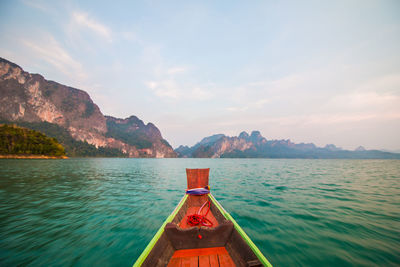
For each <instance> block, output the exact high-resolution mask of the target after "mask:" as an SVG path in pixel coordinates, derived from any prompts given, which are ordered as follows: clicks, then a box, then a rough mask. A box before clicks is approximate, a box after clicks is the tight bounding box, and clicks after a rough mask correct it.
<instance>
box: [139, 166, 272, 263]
mask: <svg viewBox="0 0 400 267" xmlns="http://www.w3.org/2000/svg"><path fill="white" fill-rule="evenodd" d="M209 172H210V169H186V174H187V190H186V194H185V196H184V197H183V198H182V200H181V201H180V202H179V204H178V206H177V207H176V208H175V210H174V211H173V212H172V213H171V215H169V216H168V218H167V219H166V220H165V222H164V223H163V224H162V226H161V227H160V229H159V230H158V231H157V233H156V234H155V235H154V237H153V239H152V240H151V241H150V243H149V244H148V245H147V247H146V248H145V250H144V251H143V252H142V254H141V255H140V256H139V258H138V259H137V261H136V262H135V264H134V265H133V266H134V267H136V266H149V267H154V266H169V267H170V266H200V267H201V266H221V267H222V266H272V265H271V264H270V263H269V261H268V260H267V259H266V258H265V257H264V255H263V254H262V253H261V251H260V250H259V249H258V248H257V246H256V245H255V244H254V243H253V242H252V241H251V240H250V238H249V237H248V236H247V235H246V233H245V232H244V231H243V229H242V228H241V227H240V226H239V225H238V224H237V223H236V221H235V220H234V219H233V218H232V216H231V215H230V214H229V213H228V212H227V211H225V210H224V209H223V208H222V206H221V204H219V203H218V201H217V200H216V199H215V198H214V196H213V195H212V194H211V193H210V187H209V183H208V178H209Z"/></svg>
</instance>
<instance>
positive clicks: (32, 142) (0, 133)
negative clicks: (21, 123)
mask: <svg viewBox="0 0 400 267" xmlns="http://www.w3.org/2000/svg"><path fill="white" fill-rule="evenodd" d="M0 158H30V159H32V158H38V159H50V158H58V159H59V158H67V157H66V155H65V149H64V147H63V146H62V145H61V144H60V143H58V141H57V139H55V138H50V137H47V136H46V135H44V134H42V133H41V132H38V131H34V130H30V129H26V128H22V127H18V126H16V125H7V124H0Z"/></svg>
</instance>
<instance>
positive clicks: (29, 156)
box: [0, 155, 68, 159]
mask: <svg viewBox="0 0 400 267" xmlns="http://www.w3.org/2000/svg"><path fill="white" fill-rule="evenodd" d="M67 158H68V157H67V156H60V157H56V156H46V155H0V159H67Z"/></svg>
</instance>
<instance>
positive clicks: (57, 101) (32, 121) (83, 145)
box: [0, 58, 176, 158]
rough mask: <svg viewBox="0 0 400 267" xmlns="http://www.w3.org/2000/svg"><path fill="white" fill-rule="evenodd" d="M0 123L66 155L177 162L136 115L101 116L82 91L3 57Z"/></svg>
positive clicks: (153, 130)
mask: <svg viewBox="0 0 400 267" xmlns="http://www.w3.org/2000/svg"><path fill="white" fill-rule="evenodd" d="M0 122H2V123H13V124H17V125H20V126H23V127H27V128H30V129H34V130H39V131H41V132H43V133H45V134H46V135H48V136H50V137H54V138H57V140H58V141H59V142H60V143H61V144H62V145H63V146H64V147H65V149H66V152H67V155H68V156H118V157H121V156H122V157H157V158H162V157H176V153H175V152H174V151H173V149H172V147H171V146H170V145H169V143H168V142H167V141H166V140H165V139H163V138H162V136H161V132H160V131H159V130H158V128H157V127H156V126H155V125H154V124H152V123H148V124H144V123H143V121H141V120H140V119H138V118H137V117H135V116H131V117H129V118H126V119H118V118H114V117H110V116H104V115H103V114H102V113H101V111H100V109H99V107H98V106H97V105H96V104H95V103H93V101H92V99H91V98H90V96H89V95H88V94H87V93H86V92H85V91H82V90H79V89H75V88H72V87H68V86H65V85H62V84H59V83H56V82H53V81H48V80H46V79H44V78H43V77H42V76H41V75H39V74H31V73H28V72H25V71H24V70H23V69H22V68H21V67H19V66H18V65H16V64H14V63H12V62H10V61H8V60H6V59H3V58H0Z"/></svg>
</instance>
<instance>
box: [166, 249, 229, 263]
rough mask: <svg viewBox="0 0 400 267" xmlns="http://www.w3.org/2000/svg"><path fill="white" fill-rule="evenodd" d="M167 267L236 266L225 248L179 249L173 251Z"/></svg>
mask: <svg viewBox="0 0 400 267" xmlns="http://www.w3.org/2000/svg"><path fill="white" fill-rule="evenodd" d="M167 266H168V267H186V266H187V267H228V266H229V267H232V266H236V265H235V263H234V262H233V260H232V258H231V256H230V255H229V253H228V251H227V250H226V248H225V247H212V248H199V249H181V250H177V251H175V253H174V254H173V255H172V258H171V260H170V261H169V263H168V265H167Z"/></svg>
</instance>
